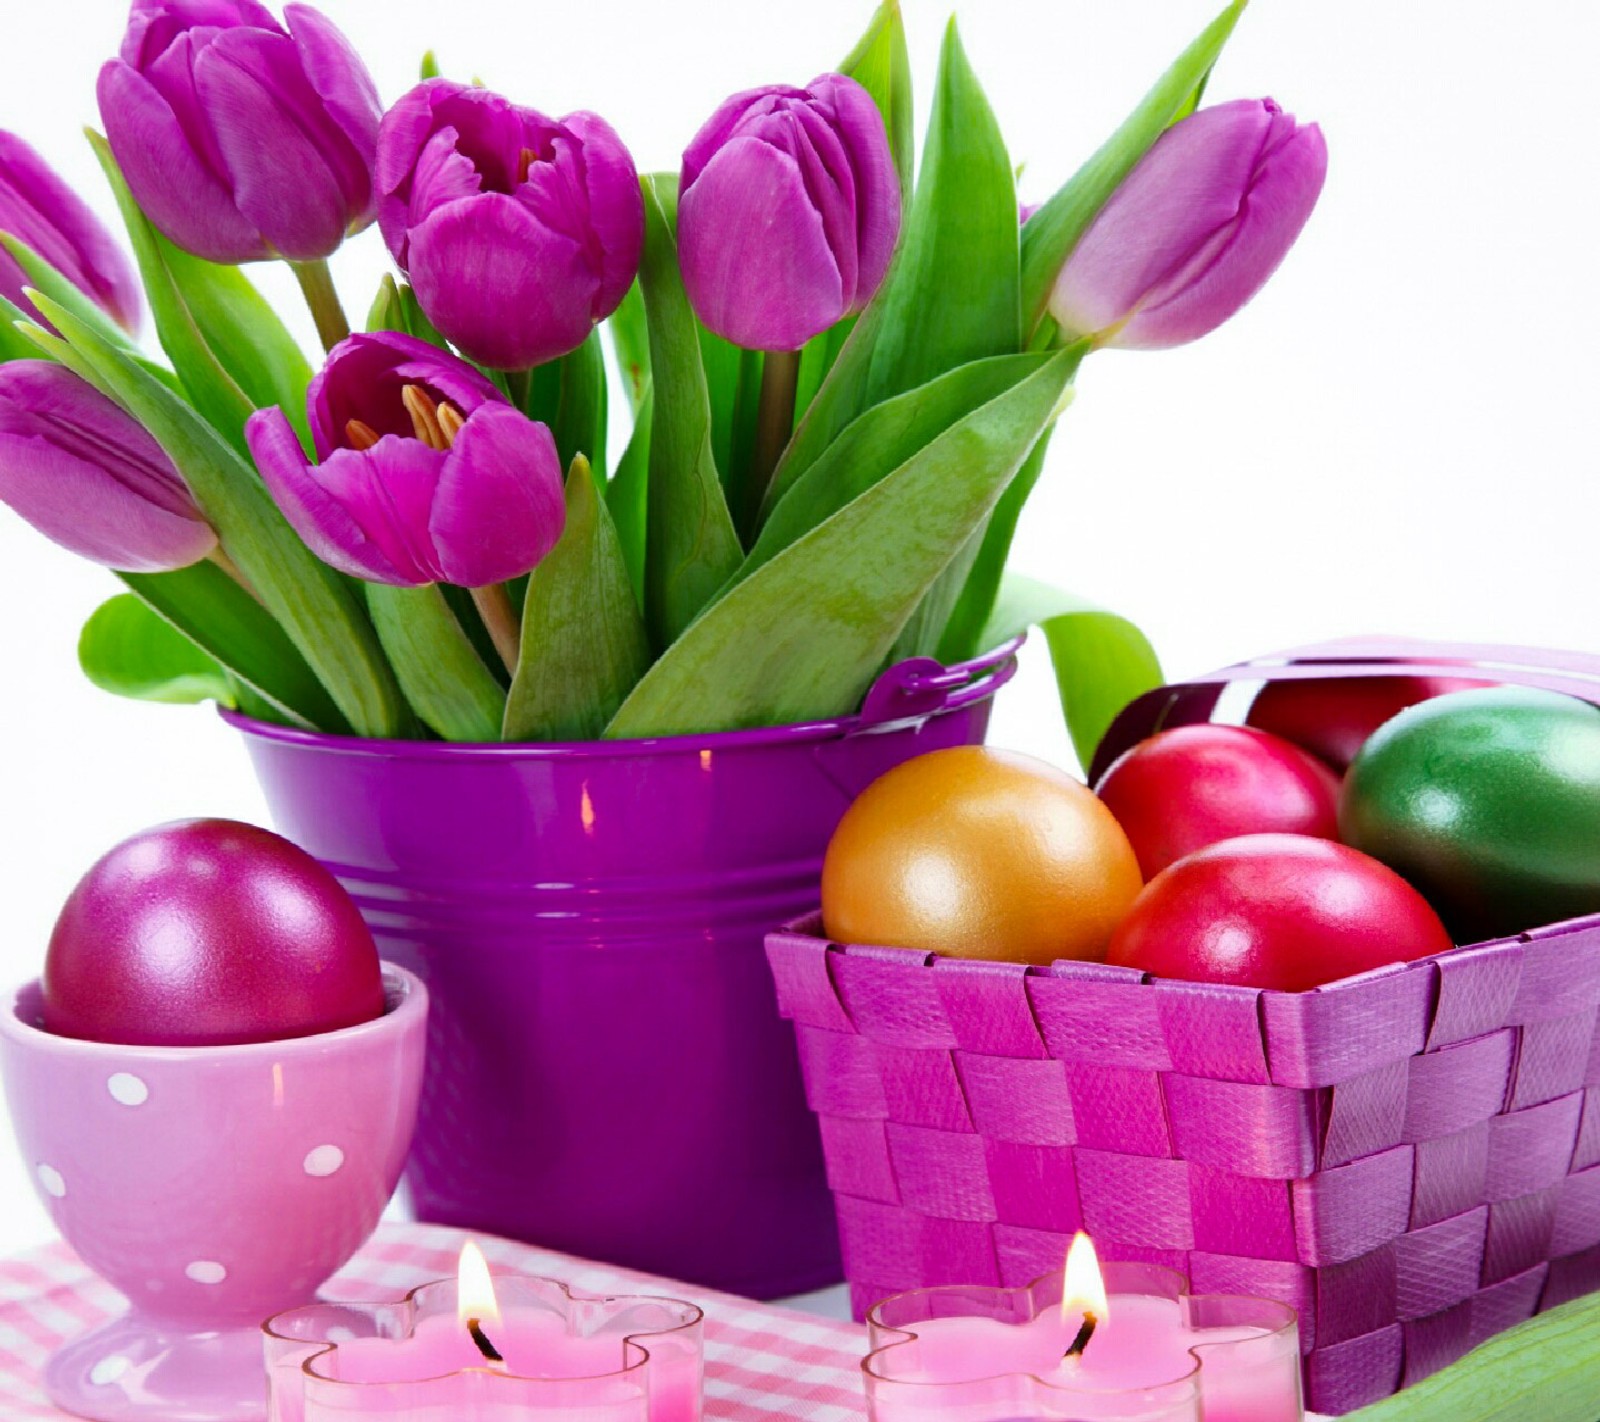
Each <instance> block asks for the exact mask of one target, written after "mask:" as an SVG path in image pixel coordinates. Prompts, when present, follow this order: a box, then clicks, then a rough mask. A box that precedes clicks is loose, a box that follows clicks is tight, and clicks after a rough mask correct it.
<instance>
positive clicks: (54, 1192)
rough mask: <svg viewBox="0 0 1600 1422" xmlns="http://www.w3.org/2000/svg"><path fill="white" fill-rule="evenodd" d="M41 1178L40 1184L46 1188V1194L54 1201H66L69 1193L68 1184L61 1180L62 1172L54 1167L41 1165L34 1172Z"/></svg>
mask: <svg viewBox="0 0 1600 1422" xmlns="http://www.w3.org/2000/svg"><path fill="white" fill-rule="evenodd" d="M33 1173H34V1174H35V1175H37V1176H38V1177H39V1184H40V1185H41V1186H43V1187H44V1193H45V1194H46V1195H49V1196H51V1197H52V1198H53V1199H57V1200H60V1199H64V1198H65V1197H66V1193H67V1182H66V1181H65V1180H63V1179H62V1178H61V1172H60V1171H59V1170H57V1169H56V1168H55V1166H53V1165H41V1166H39V1167H38V1168H37V1169H36V1170H35V1171H34V1172H33Z"/></svg>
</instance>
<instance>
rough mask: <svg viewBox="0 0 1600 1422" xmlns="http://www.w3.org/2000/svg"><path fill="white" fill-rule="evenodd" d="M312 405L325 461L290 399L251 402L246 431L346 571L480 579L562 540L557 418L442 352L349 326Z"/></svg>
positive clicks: (290, 512)
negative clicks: (292, 418)
mask: <svg viewBox="0 0 1600 1422" xmlns="http://www.w3.org/2000/svg"><path fill="white" fill-rule="evenodd" d="M306 406H307V410H308V413H309V415H310V422H311V433H312V438H313V440H314V442H315V444H316V448H317V457H318V460H319V462H318V463H316V464H311V463H308V462H307V460H306V457H305V452H304V451H303V450H302V448H301V446H300V441H299V440H298V439H296V438H295V434H294V431H293V430H292V429H291V428H290V426H289V421H288V420H287V419H285V418H284V414H283V411H282V410H278V409H271V410H257V411H256V413H255V414H253V415H252V416H251V417H250V419H249V421H248V422H247V423H246V425H245V438H246V439H247V440H248V441H249V443H250V451H251V453H252V454H254V455H255V458H256V463H257V465H258V466H259V467H260V469H261V477H262V478H263V479H264V480H265V481H266V484H267V488H268V489H269V490H271V492H272V496H273V498H275V499H276V500H277V501H278V507H279V508H281V509H282V510H283V513H284V516H285V517H286V518H287V519H288V520H289V522H290V523H291V524H293V525H294V528H295V531H296V532H297V533H299V535H300V536H301V538H303V539H304V540H305V542H306V545H307V546H308V547H309V548H310V549H311V551H312V552H313V553H315V554H316V555H317V556H318V557H319V558H321V559H322V560H323V562H325V563H329V564H331V565H332V566H333V567H335V568H338V569H339V570H340V571H341V572H345V573H349V574H351V575H352V576H354V577H357V578H365V579H367V580H368V581H370V582H376V583H392V584H394V585H396V586H400V587H419V586H421V585H422V584H424V583H439V582H444V583H456V584H459V585H460V586H462V587H484V586H487V585H488V584H491V583H500V582H504V581H505V580H506V579H508V578H515V577H519V576H521V575H522V574H523V573H526V572H529V571H530V570H531V569H532V568H533V567H534V566H535V565H536V564H537V563H538V562H539V561H540V560H541V559H542V558H543V557H544V556H545V554H546V553H548V552H549V551H550V550H551V549H552V548H554V547H555V545H556V540H557V539H559V538H560V537H561V530H562V528H563V526H564V524H565V521H566V500H565V496H564V494H563V490H562V478H561V460H560V457H559V456H558V455H557V453H556V443H555V439H554V438H553V437H552V436H551V434H550V431H549V429H547V428H546V427H545V426H544V425H542V424H539V423H537V422H536V421H534V420H530V419H529V418H528V417H527V416H526V415H524V414H523V413H522V412H521V411H520V410H517V409H516V408H514V407H513V406H512V405H510V404H508V403H507V402H506V400H505V397H504V396H502V395H501V394H500V392H499V391H498V390H497V389H495V387H494V386H493V385H492V384H490V382H489V381H488V380H486V379H484V377H483V376H482V375H480V374H479V373H478V372H477V371H476V370H474V369H473V368H472V367H471V366H470V365H468V364H467V363H466V362H465V361H463V360H459V359H457V358H456V357H455V356H453V355H451V354H450V353H449V352H448V351H443V350H440V349H439V348H438V347H437V346H431V345H429V344H427V342H425V341H419V340H416V339H414V338H413V337H411V336H405V335H400V334H397V333H395V332H389V331H384V332H378V333H374V334H372V335H358V336H352V337H350V339H349V340H347V341H344V342H342V343H341V344H339V345H337V346H335V347H334V349H333V351H332V353H331V354H330V355H329V356H328V363H327V364H326V365H325V366H324V367H323V369H322V371H321V373H320V374H319V375H317V377H316V378H315V379H314V380H313V381H312V382H311V388H310V390H308V391H307V392H306Z"/></svg>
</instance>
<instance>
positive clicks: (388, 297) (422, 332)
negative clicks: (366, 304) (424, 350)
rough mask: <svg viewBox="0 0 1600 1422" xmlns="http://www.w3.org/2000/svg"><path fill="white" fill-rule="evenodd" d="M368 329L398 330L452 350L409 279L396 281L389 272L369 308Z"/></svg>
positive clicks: (431, 344)
mask: <svg viewBox="0 0 1600 1422" xmlns="http://www.w3.org/2000/svg"><path fill="white" fill-rule="evenodd" d="M366 328H367V330H369V331H398V332H400V334H401V335H405V336H414V337H416V339H417V340H419V341H426V342H427V343H428V344H429V345H430V346H438V347H439V349H440V350H445V351H447V350H449V349H450V342H449V341H447V340H445V338H444V337H443V336H441V335H440V334H439V328H438V327H437V326H435V325H434V324H433V322H432V321H430V320H429V319H428V318H427V317H426V316H424V315H423V314H422V305H421V303H420V302H419V301H418V300H417V294H416V292H414V291H413V290H412V289H411V287H410V286H409V285H408V284H406V283H405V282H399V281H396V280H395V279H394V276H393V275H392V274H391V273H388V272H386V273H384V277H383V280H382V281H381V282H379V283H378V294H377V295H376V296H374V297H373V298H372V306H371V307H370V309H369V310H368V311H367V326H366Z"/></svg>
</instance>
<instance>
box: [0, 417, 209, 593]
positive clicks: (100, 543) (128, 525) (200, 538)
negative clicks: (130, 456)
mask: <svg viewBox="0 0 1600 1422" xmlns="http://www.w3.org/2000/svg"><path fill="white" fill-rule="evenodd" d="M0 503H6V504H9V505H10V506H11V507H12V508H13V509H14V510H15V511H16V512H17V513H19V514H20V515H21V516H22V517H23V518H24V519H26V520H27V521H28V522H29V523H31V524H32V525H33V526H34V528H36V529H37V530H38V531H39V532H40V533H42V534H44V536H45V537H46V538H48V539H50V540H51V541H52V542H53V543H58V544H60V546H61V547H63V548H66V549H68V550H69V551H71V552H73V553H76V554H78V556H79V557H82V558H88V559H90V560H91V561H92V562H95V563H99V564H101V565H102V566H104V567H107V568H115V569H117V570H118V571H120V572H125V573H163V572H169V571H171V570H172V569H174V568H186V567H188V566H189V564H191V563H197V562H199V561H200V559H202V558H204V557H205V556H206V555H207V554H208V553H209V552H210V551H211V550H212V549H213V548H215V547H216V545H217V536H216V534H215V533H213V532H212V531H211V529H210V528H209V527H208V526H207V525H206V524H204V523H201V522H197V521H196V520H195V519H192V518H185V517H183V516H181V515H179V514H174V513H171V512H169V511H168V510H166V509H163V508H158V507H156V505H154V504H151V503H146V502H145V501H144V500H143V499H138V498H135V497H133V496H131V495H130V494H129V493H128V491H127V490H126V489H125V488H124V487H123V486H122V485H121V484H119V483H118V482H117V481H116V480H115V479H113V478H111V477H110V475H108V474H107V473H106V472H105V470H104V469H102V468H100V467H99V466H98V465H95V464H91V463H88V462H86V461H85V460H82V459H79V458H77V457H75V456H74V455H71V454H68V453H67V452H66V451H65V450H62V449H60V448H58V447H57V446H56V445H54V444H52V443H51V442H50V441H49V440H47V439H44V438H42V437H39V436H28V435H13V434H3V433H0Z"/></svg>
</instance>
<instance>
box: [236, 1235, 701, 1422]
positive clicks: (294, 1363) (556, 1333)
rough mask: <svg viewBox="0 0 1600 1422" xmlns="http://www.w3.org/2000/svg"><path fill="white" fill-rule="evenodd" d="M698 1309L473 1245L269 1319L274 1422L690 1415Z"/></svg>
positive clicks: (656, 1421) (695, 1394) (654, 1421)
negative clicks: (427, 1266)
mask: <svg viewBox="0 0 1600 1422" xmlns="http://www.w3.org/2000/svg"><path fill="white" fill-rule="evenodd" d="M702 1343H703V1337H702V1328H701V1313H700V1310H699V1309H698V1308H696V1307H695V1306H694V1305H693V1304H689V1303H684V1302H682V1301H680V1300H676V1299H660V1298H645V1297H637V1298H585V1297H583V1296H580V1295H575V1294H573V1293H572V1292H571V1291H570V1290H568V1289H567V1288H566V1287H565V1286H564V1285H562V1284H560V1283H559V1282H557V1281H556V1280H553V1279H537V1278H532V1277H530V1276H526V1275H511V1276H503V1277H502V1278H501V1279H500V1280H499V1288H498V1290H497V1289H496V1284H495V1281H494V1280H493V1279H491V1277H490V1275H489V1269H488V1265H487V1264H486V1263H485V1261H484V1258H483V1255H482V1253H481V1252H480V1251H479V1250H478V1248H477V1246H476V1245H474V1244H471V1243H469V1244H467V1245H466V1246H465V1247H464V1248H463V1249H462V1252H461V1264H460V1270H459V1273H458V1275H457V1278H456V1279H455V1280H442V1281H440V1282H438V1283H435V1284H426V1285H424V1286H423V1287H422V1288H420V1289H417V1290H415V1291H414V1292H413V1293H411V1294H410V1295H408V1296H407V1297H406V1298H405V1299H404V1300H402V1301H401V1302H400V1303H398V1304H380V1305H362V1304H314V1305H311V1306H310V1307H308V1308H300V1309H292V1310H290V1311H289V1312H288V1313H283V1314H279V1315H278V1316H277V1317H276V1318H274V1319H271V1320H269V1321H268V1323H267V1325H266V1355H267V1371H268V1380H269V1392H270V1410H269V1414H268V1415H269V1418H270V1420H271V1422H333V1419H340V1422H354V1419H361V1418H372V1419H377V1418H391V1419H393V1418H407V1419H412V1420H413V1422H520V1419H532V1418H538V1417H550V1418H555V1417H560V1418H563V1419H568V1418H570V1419H574V1420H575V1422H698V1419H699V1417H700V1393H701V1379H702V1370H703V1369H702Z"/></svg>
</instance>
